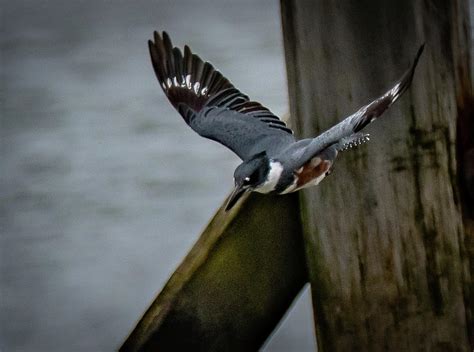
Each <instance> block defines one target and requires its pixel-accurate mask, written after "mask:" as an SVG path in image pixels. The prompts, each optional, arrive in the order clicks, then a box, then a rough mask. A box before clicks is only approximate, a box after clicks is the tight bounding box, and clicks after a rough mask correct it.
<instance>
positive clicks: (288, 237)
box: [120, 194, 308, 351]
mask: <svg viewBox="0 0 474 352" xmlns="http://www.w3.org/2000/svg"><path fill="white" fill-rule="evenodd" d="M307 281H308V278H307V274H306V267H305V258H304V249H303V240H302V236H301V228H300V221H299V206H298V197H297V195H296V194H292V195H288V196H284V197H278V196H262V195H258V194H252V195H250V197H247V198H246V199H245V201H244V202H241V203H240V204H239V205H238V206H236V207H235V208H233V209H232V211H231V212H229V213H224V211H223V209H221V210H219V211H218V213H217V214H216V216H215V217H214V219H212V220H211V222H210V223H209V225H208V226H207V228H206V229H205V230H204V232H203V234H202V235H201V237H200V238H199V240H198V241H197V243H196V244H195V246H194V247H193V249H192V250H191V251H190V253H189V254H188V256H187V257H186V258H185V259H184V261H183V263H182V264H181V265H180V266H179V267H178V269H177V270H176V271H175V273H174V274H173V276H172V277H171V279H170V280H169V281H168V283H167V284H166V286H165V287H164V288H163V290H162V291H161V293H160V294H159V296H158V297H157V298H156V300H155V301H154V302H153V304H152V305H151V307H150V308H149V309H148V311H147V312H146V313H145V315H144V316H143V318H142V319H141V320H140V322H139V323H138V325H137V326H136V328H135V329H134V330H133V332H132V333H131V335H130V337H129V338H128V339H127V340H126V341H125V343H124V344H123V346H122V347H121V349H120V351H252V350H257V349H258V348H259V347H261V346H262V344H263V343H264V342H265V341H266V339H267V338H268V336H269V335H270V334H271V332H272V331H273V330H274V328H275V326H276V325H277V324H278V322H279V321H280V320H281V318H282V317H283V315H284V314H285V312H286V310H287V309H288V307H289V306H290V305H291V303H292V301H293V300H294V298H295V297H296V295H297V294H298V292H299V291H300V290H301V289H302V287H303V286H304V284H305V283H306V282H307Z"/></svg>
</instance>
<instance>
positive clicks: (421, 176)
mask: <svg viewBox="0 0 474 352" xmlns="http://www.w3.org/2000/svg"><path fill="white" fill-rule="evenodd" d="M281 5H282V20H283V32H284V42H285V53H286V61H287V71H288V83H289V93H290V106H291V115H292V118H293V123H294V126H295V128H296V131H297V132H298V134H299V136H300V137H310V136H314V135H316V134H318V133H320V132H321V131H323V130H324V129H326V128H328V127H330V126H331V125H333V124H334V123H336V122H337V121H339V120H340V119H341V118H342V117H344V116H345V115H348V114H350V113H351V112H353V111H355V110H357V109H358V108H359V107H360V106H362V105H364V104H366V103H367V102H369V101H370V99H371V98H374V97H376V96H378V95H380V94H381V93H383V92H384V91H385V89H387V88H389V87H390V84H391V83H393V82H395V81H396V80H397V79H398V78H399V77H400V76H401V74H402V73H403V72H404V70H405V69H407V68H408V66H409V64H410V61H411V60H412V59H413V57H414V54H415V52H416V50H417V48H418V47H419V45H420V44H422V43H424V42H426V48H425V53H424V54H423V56H422V58H421V60H420V63H419V65H418V68H417V72H416V74H415V78H414V82H413V84H412V87H411V88H410V90H409V91H408V92H407V93H406V94H405V96H404V97H402V99H400V101H399V102H397V103H396V104H395V105H394V106H393V107H392V108H391V109H390V110H389V111H387V112H386V113H385V115H384V116H383V117H382V118H381V120H380V121H377V122H376V123H375V124H374V125H373V126H371V127H370V128H369V132H370V133H372V136H373V138H372V140H371V143H369V145H367V146H364V147H363V148H360V149H358V150H355V151H351V152H350V153H346V154H345V155H343V156H341V157H340V159H339V160H338V161H337V163H336V167H335V171H334V173H333V174H332V175H331V176H330V177H329V178H328V179H327V180H325V181H324V184H321V185H320V186H319V187H318V188H314V189H309V190H307V191H305V192H304V193H303V194H302V197H301V208H302V209H301V210H302V226H303V233H304V237H305V248H306V252H307V257H308V269H309V274H310V278H311V285H312V297H313V306H314V317H315V324H316V333H317V340H318V346H319V349H320V350H321V351H351V350H352V351H355V350H360V351H380V350H389V351H421V350H423V351H424V350H430V351H468V350H471V349H472V348H471V347H470V344H469V336H470V335H471V336H472V328H473V325H472V314H471V311H472V292H473V291H472V290H473V287H472V280H471V272H470V269H472V264H471V267H470V260H471V263H472V261H473V259H474V257H473V255H472V250H471V252H469V250H470V248H472V238H473V235H474V232H473V231H472V229H473V226H472V214H473V211H472V209H474V202H472V199H473V198H472V194H471V195H469V194H467V193H466V192H467V188H469V187H468V186H469V184H468V183H469V182H471V184H470V186H471V189H472V185H473V184H472V182H473V178H472V177H471V178H470V180H469V178H468V177H467V178H465V177H464V173H463V170H465V169H468V165H470V166H471V169H472V165H474V163H473V162H474V161H473V157H472V155H474V154H471V157H470V158H469V157H467V158H465V157H464V156H465V155H466V152H467V151H468V149H466V148H472V147H473V144H474V130H473V129H472V127H473V116H472V112H473V110H472V102H473V100H472V81H471V75H470V66H469V54H470V53H469V32H468V31H469V28H470V27H469V18H468V16H469V11H468V2H467V1H462V0H458V1H441V0H440V1H412V0H393V1H382V2H380V1H375V0H364V1H362V2H361V1H357V2H355V1H342V2H341V1H330V0H319V1H295V0H282V1H281ZM466 112H467V113H466ZM457 127H458V128H460V129H461V130H458V133H457ZM464 128H471V129H470V130H464ZM460 135H463V136H464V139H463V140H464V144H465V145H463V146H461V145H460V144H459V143H460V140H459V139H457V138H459V136H460ZM466 136H467V137H466ZM457 147H458V149H457ZM463 148H464V149H463ZM472 150H474V149H472ZM460 192H462V194H461V197H460ZM462 208H464V214H465V216H464V219H463V212H462ZM467 209H469V210H467ZM463 220H464V226H463Z"/></svg>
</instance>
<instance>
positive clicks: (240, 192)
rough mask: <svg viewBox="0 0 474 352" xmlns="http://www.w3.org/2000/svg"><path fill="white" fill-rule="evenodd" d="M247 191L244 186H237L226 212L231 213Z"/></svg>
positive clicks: (230, 197)
mask: <svg viewBox="0 0 474 352" xmlns="http://www.w3.org/2000/svg"><path fill="white" fill-rule="evenodd" d="M247 191H248V188H243V186H242V185H235V187H234V190H233V191H232V193H231V194H230V196H229V199H228V200H227V204H226V205H225V211H229V210H230V209H231V208H232V207H233V206H234V205H235V203H237V201H238V200H239V199H240V197H242V196H243V195H244V193H245V192H247Z"/></svg>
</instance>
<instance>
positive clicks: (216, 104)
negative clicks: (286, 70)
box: [148, 32, 294, 158]
mask: <svg viewBox="0 0 474 352" xmlns="http://www.w3.org/2000/svg"><path fill="white" fill-rule="evenodd" d="M148 46H149V49H150V56H151V61H152V64H153V68H154V70H155V74H156V77H157V78H158V81H159V82H160V85H161V87H162V88H163V91H164V93H165V94H166V96H167V97H168V99H169V101H170V102H171V104H173V106H174V107H175V108H176V109H177V110H178V112H179V113H180V114H181V115H182V117H183V118H184V120H185V122H186V123H187V124H188V125H190V126H191V127H192V128H193V129H195V130H196V128H195V126H198V125H199V126H200V129H199V130H196V132H198V133H199V134H201V135H202V136H204V137H207V138H210V139H214V140H216V141H218V142H220V143H222V144H224V145H226V146H229V145H232V146H233V147H230V148H231V149H232V150H233V151H234V152H236V153H237V154H238V155H239V156H241V157H242V158H243V157H247V154H248V153H247V152H246V151H245V150H243V149H245V143H244V144H243V145H241V146H240V147H238V150H236V149H235V145H236V143H234V142H232V141H230V142H229V141H225V140H224V139H225V138H226V135H223V134H219V137H217V136H216V133H214V134H213V131H212V130H213V129H215V127H216V126H217V125H214V126H213V125H211V124H209V123H199V124H196V123H194V124H192V123H191V121H192V120H195V119H205V118H207V117H208V116H209V115H215V116H217V115H218V116H219V118H220V119H225V118H228V119H229V121H227V122H225V123H224V124H225V125H226V128H232V125H231V122H232V123H235V121H236V119H238V120H239V123H238V124H237V125H238V126H241V124H240V121H241V119H243V120H242V121H244V122H247V123H249V124H250V125H251V126H252V128H254V129H257V130H258V131H256V132H254V133H256V134H262V133H263V132H266V133H268V134H269V135H270V136H274V137H275V136H278V137H279V138H282V140H285V141H294V137H293V136H292V134H293V132H292V131H291V129H289V128H288V127H287V126H286V124H285V123H284V122H283V121H281V120H280V119H279V118H278V117H277V116H275V115H274V114H273V113H272V112H271V111H270V110H268V109H267V108H266V107H264V106H262V105H261V104H260V103H258V102H255V101H251V100H250V99H249V97H248V96H247V95H245V94H243V93H242V92H240V91H239V90H238V89H237V88H235V87H234V85H233V84H232V83H230V81H229V80H228V79H227V78H225V77H224V76H223V75H222V74H221V73H220V72H219V71H217V70H216V69H215V68H214V67H213V66H212V64H210V63H209V62H204V61H203V60H201V58H200V57H199V56H197V55H196V54H194V53H192V51H191V49H190V48H189V46H187V45H186V46H184V51H183V52H184V54H182V52H181V50H180V49H179V48H177V47H173V44H172V42H171V39H170V37H169V35H168V34H167V33H166V32H163V33H162V35H160V34H159V33H158V32H154V35H153V41H151V40H150V41H149V42H148ZM222 110H228V111H230V112H232V113H230V114H228V115H226V114H225V113H222ZM215 116H214V118H213V121H215ZM226 116H227V117H226ZM214 123H216V122H214ZM237 125H236V126H237ZM193 126H194V127H193ZM203 126H206V128H208V129H210V130H209V131H203V130H202V128H203ZM227 135H228V136H233V137H232V138H240V139H241V140H243V141H246V140H247V141H248V140H249V138H248V137H246V136H245V135H243V134H242V133H239V131H233V133H231V134H227ZM282 136H283V137H282ZM229 138H230V137H229ZM275 141H276V138H275ZM257 142H258V141H257ZM276 144H279V143H276ZM247 148H248V147H247Z"/></svg>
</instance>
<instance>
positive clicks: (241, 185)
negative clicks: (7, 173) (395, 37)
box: [149, 32, 423, 209]
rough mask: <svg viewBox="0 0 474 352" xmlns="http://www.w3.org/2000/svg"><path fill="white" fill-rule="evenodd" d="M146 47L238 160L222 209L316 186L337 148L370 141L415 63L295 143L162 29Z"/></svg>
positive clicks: (207, 132) (194, 119) (180, 99)
mask: <svg viewBox="0 0 474 352" xmlns="http://www.w3.org/2000/svg"><path fill="white" fill-rule="evenodd" d="M149 48H150V54H151V59H152V63H153V67H154V70H155V73H156V76H157V78H158V80H159V82H160V84H161V87H162V88H163V91H164V92H165V94H166V95H167V97H168V99H169V100H170V102H171V103H172V104H173V105H174V107H175V108H176V109H177V110H178V111H179V113H180V114H181V115H182V117H183V118H184V120H185V122H186V123H187V124H188V125H189V126H190V127H191V128H192V129H193V130H194V131H196V132H197V133H199V134H200V135H201V136H203V137H206V138H209V139H212V140H215V141H217V142H219V143H221V144H223V145H225V146H226V147H228V148H229V149H231V150H232V151H233V152H235V153H236V154H237V155H238V156H239V157H240V158H241V159H242V160H243V162H242V164H240V165H239V166H238V167H237V169H236V170H235V172H234V181H235V186H236V187H235V190H234V192H233V193H232V195H231V196H230V198H229V202H228V204H227V207H226V208H227V209H229V208H230V207H232V206H233V205H234V204H235V203H236V201H237V200H238V199H239V198H240V196H241V195H242V194H243V193H244V192H246V191H256V192H260V193H277V194H286V193H290V192H295V191H298V190H300V189H302V188H306V187H309V186H313V185H317V184H318V183H319V182H321V181H322V179H323V178H324V177H325V176H327V175H328V174H329V173H330V172H331V168H332V166H333V164H334V161H335V159H336V157H337V155H338V153H339V152H340V151H343V150H345V149H347V148H349V147H352V146H355V145H358V144H360V143H363V142H365V141H367V140H368V135H367V134H363V133H362V132H360V131H361V130H362V129H363V128H364V127H365V126H366V125H368V124H369V123H370V122H372V121H373V120H374V119H375V118H377V117H379V116H380V115H381V114H382V113H383V112H384V111H385V110H386V109H387V108H388V107H390V105H392V104H393V103H394V102H395V101H396V100H397V99H398V98H399V97H400V95H401V94H402V93H403V92H404V91H405V90H406V89H407V88H408V86H409V85H410V83H411V80H412V78H413V74H414V70H415V66H416V63H417V61H418V58H419V56H420V55H421V52H422V50H423V47H421V48H420V50H419V51H418V54H417V56H416V58H415V62H414V64H413V65H412V67H411V68H410V70H408V71H407V72H406V73H405V74H404V75H403V77H402V78H401V79H400V80H399V81H398V83H397V84H395V86H394V87H393V88H392V89H390V90H389V91H388V92H386V93H385V94H384V95H383V96H381V97H380V98H378V99H376V100H375V101H373V102H372V103H370V104H368V105H366V106H364V107H362V108H361V109H359V110H358V111H357V112H356V113H354V114H353V115H351V116H349V117H347V118H345V119H344V120H343V121H342V122H340V123H338V124H337V125H335V126H333V127H332V128H330V129H329V130H327V131H326V132H324V133H322V134H321V135H319V136H317V137H316V138H309V139H303V140H299V141H298V140H296V139H295V137H294V135H293V132H292V131H291V129H289V128H288V127H287V126H286V124H285V123H284V122H283V121H281V120H280V119H279V118H278V117H277V116H275V115H274V114H273V113H272V112H270V111H269V110H268V109H267V108H265V107H264V106H262V105H261V104H260V103H257V102H254V101H251V100H250V99H249V98H248V97H247V96H246V95H244V94H243V93H241V92H240V91H239V90H238V89H236V88H235V87H234V86H233V85H232V84H231V83H230V82H229V80H228V79H226V78H225V77H224V76H223V75H222V74H221V73H220V72H219V71H217V70H215V69H214V67H213V66H212V65H211V64H210V63H208V62H204V61H202V60H201V59H200V58H199V57H198V56H197V55H195V54H193V53H192V52H191V50H190V49H189V47H188V46H185V48H184V55H183V54H182V53H181V51H180V50H179V49H178V48H176V47H173V45H172V44H171V40H170V38H169V36H168V35H167V34H166V32H163V35H162V36H160V35H159V34H158V33H157V32H155V34H154V42H153V41H149Z"/></svg>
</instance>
